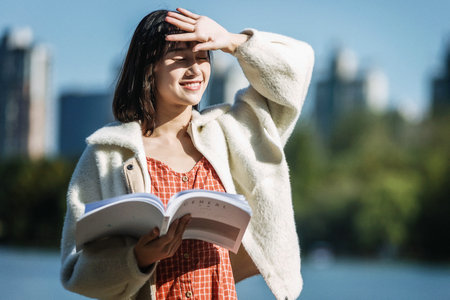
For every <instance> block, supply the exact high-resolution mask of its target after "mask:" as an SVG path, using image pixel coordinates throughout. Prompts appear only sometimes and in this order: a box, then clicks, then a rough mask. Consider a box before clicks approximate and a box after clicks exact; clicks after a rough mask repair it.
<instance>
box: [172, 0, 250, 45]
mask: <svg viewBox="0 0 450 300" xmlns="http://www.w3.org/2000/svg"><path fill="white" fill-rule="evenodd" d="M177 11H178V13H176V12H169V13H168V14H167V17H166V22H168V23H170V24H172V25H174V26H176V27H178V28H180V29H181V30H183V31H186V33H178V34H171V35H168V36H167V37H166V40H168V41H175V42H198V44H197V45H195V46H194V47H193V49H192V50H193V51H194V52H197V51H207V50H222V51H224V52H227V53H233V52H234V51H235V50H236V48H237V47H239V45H241V44H242V43H244V42H245V41H246V40H247V39H248V36H247V35H245V34H235V33H230V32H228V31H227V30H226V29H225V28H223V27H222V26H221V25H219V24H218V23H216V22H215V21H214V20H212V19H210V18H208V17H206V16H200V15H197V14H194V13H192V12H190V11H188V10H186V9H183V8H177Z"/></svg>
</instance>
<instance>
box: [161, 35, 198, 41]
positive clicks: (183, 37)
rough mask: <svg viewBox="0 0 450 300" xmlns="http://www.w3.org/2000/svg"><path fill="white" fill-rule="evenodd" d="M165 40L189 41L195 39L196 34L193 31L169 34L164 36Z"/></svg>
mask: <svg viewBox="0 0 450 300" xmlns="http://www.w3.org/2000/svg"><path fill="white" fill-rule="evenodd" d="M166 40H167V41H171V42H191V41H196V40H197V35H196V34H195V33H177V34H169V35H167V36H166Z"/></svg>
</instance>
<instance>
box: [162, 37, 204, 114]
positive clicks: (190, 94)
mask: <svg viewBox="0 0 450 300" xmlns="http://www.w3.org/2000/svg"><path fill="white" fill-rule="evenodd" d="M194 45H195V44H193V43H174V44H172V45H170V47H169V49H168V50H167V53H166V54H165V55H164V57H163V58H162V59H161V61H159V62H158V63H157V64H156V65H155V69H154V74H155V80H156V90H157V93H156V101H157V106H158V107H161V106H165V105H183V106H187V105H197V104H198V103H199V102H200V100H201V99H202V96H203V93H204V92H205V90H206V87H207V86H208V82H209V78H210V75H211V65H210V60H209V53H208V51H199V52H195V53H194V52H193V51H192V47H193V46H194Z"/></svg>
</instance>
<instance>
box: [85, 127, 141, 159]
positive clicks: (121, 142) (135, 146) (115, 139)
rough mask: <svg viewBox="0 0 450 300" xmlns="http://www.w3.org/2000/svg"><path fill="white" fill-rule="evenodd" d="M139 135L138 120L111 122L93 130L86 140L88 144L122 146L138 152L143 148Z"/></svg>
mask: <svg viewBox="0 0 450 300" xmlns="http://www.w3.org/2000/svg"><path fill="white" fill-rule="evenodd" d="M141 135H142V132H141V126H140V125H139V123H138V122H129V123H120V122H113V123H110V124H107V125H106V126H104V127H102V128H100V129H99V130H97V131H96V132H94V133H93V134H92V135H90V136H89V137H88V138H87V139H86V142H87V143H88V144H89V145H110V146H119V147H124V148H127V149H130V150H132V151H134V152H136V153H139V151H142V149H143V148H144V146H143V143H142V138H141Z"/></svg>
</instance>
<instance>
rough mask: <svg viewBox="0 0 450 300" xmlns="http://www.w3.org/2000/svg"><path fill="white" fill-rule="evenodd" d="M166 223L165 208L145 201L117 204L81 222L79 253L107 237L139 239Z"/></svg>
mask: <svg viewBox="0 0 450 300" xmlns="http://www.w3.org/2000/svg"><path fill="white" fill-rule="evenodd" d="M162 220H163V214H162V212H161V208H160V207H158V206H157V205H154V204H152V203H151V201H146V200H145V199H139V198H137V199H125V200H120V201H115V202H114V201H113V202H112V203H108V204H107V205H105V206H102V207H97V208H96V209H94V210H92V211H90V212H88V213H87V214H85V215H84V216H83V217H82V218H80V220H78V222H77V227H76V232H75V235H76V242H77V250H79V249H81V248H82V247H83V245H84V244H85V243H86V242H89V241H93V240H97V239H101V238H104V237H110V236H117V235H127V236H132V237H135V238H139V237H141V236H142V235H144V234H146V233H148V232H150V231H151V230H152V229H153V228H155V227H158V228H159V227H160V226H161V223H162Z"/></svg>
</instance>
